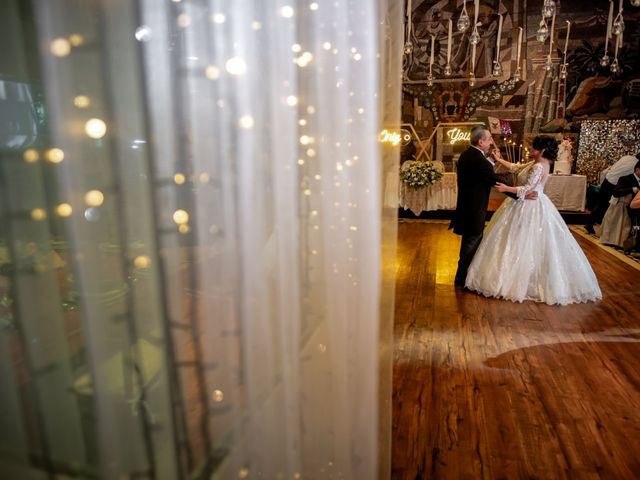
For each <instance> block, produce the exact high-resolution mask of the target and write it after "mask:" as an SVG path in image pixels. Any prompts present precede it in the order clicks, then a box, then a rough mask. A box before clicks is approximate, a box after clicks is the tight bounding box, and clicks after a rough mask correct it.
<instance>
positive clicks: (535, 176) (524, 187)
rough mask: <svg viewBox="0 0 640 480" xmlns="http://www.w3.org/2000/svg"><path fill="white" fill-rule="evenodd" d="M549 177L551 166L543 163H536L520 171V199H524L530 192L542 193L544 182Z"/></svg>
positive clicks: (518, 181)
mask: <svg viewBox="0 0 640 480" xmlns="http://www.w3.org/2000/svg"><path fill="white" fill-rule="evenodd" d="M547 178H549V167H548V166H546V165H543V164H541V163H534V164H532V165H529V166H527V167H526V168H524V169H522V170H521V171H520V172H519V173H518V180H517V183H518V199H522V198H524V197H525V195H527V194H528V193H530V192H538V195H539V194H541V193H542V192H543V190H544V184H545V183H547Z"/></svg>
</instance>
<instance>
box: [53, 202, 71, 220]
mask: <svg viewBox="0 0 640 480" xmlns="http://www.w3.org/2000/svg"><path fill="white" fill-rule="evenodd" d="M55 212H56V214H57V215H58V216H60V217H69V216H71V214H72V213H73V209H72V208H71V205H69V204H68V203H61V204H60V205H58V206H57V207H56V209H55Z"/></svg>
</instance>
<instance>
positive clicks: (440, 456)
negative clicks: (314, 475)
mask: <svg viewBox="0 0 640 480" xmlns="http://www.w3.org/2000/svg"><path fill="white" fill-rule="evenodd" d="M398 235H399V242H398V267H397V286H396V320H395V322H396V323H395V330H394V335H395V347H394V348H395V349H394V392H393V461H392V469H393V475H392V477H393V478H394V479H408V480H418V479H428V478H429V479H431V478H434V479H435V478H437V479H467V478H468V479H480V478H486V479H495V478H504V479H517V478H526V479H533V478H539V479H562V478H571V479H573V478H585V479H616V480H618V479H626V478H629V479H635V478H640V361H639V359H640V315H638V314H637V313H635V312H636V311H637V310H638V308H640V295H639V294H638V286H639V285H640V270H638V269H635V268H633V266H631V265H628V264H626V263H624V262H621V261H620V260H619V259H617V258H615V257H614V256H612V255H611V254H609V253H607V252H606V251H604V250H602V249H600V248H598V247H597V246H596V245H594V244H593V243H591V242H589V241H588V240H586V239H585V238H581V237H580V236H576V239H577V240H578V243H579V244H580V246H581V247H582V248H583V250H584V251H585V254H586V255H587V258H588V259H589V261H590V262H591V264H592V266H593V268H594V271H595V272H596V276H597V277H598V280H599V282H600V286H601V288H602V291H603V299H602V301H600V302H598V303H588V304H579V305H568V306H563V307H560V306H549V305H544V304H539V303H535V302H524V303H513V302H508V301H503V300H497V299H492V298H485V297H482V296H479V295H476V294H474V293H470V292H465V291H461V290H459V289H455V288H454V287H453V277H454V275H455V270H456V263H457V256H458V249H459V245H460V243H459V237H457V236H455V235H453V234H452V233H451V232H450V231H448V230H447V223H446V222H430V221H419V220H418V221H410V220H407V221H401V223H400V226H399V233H398Z"/></svg>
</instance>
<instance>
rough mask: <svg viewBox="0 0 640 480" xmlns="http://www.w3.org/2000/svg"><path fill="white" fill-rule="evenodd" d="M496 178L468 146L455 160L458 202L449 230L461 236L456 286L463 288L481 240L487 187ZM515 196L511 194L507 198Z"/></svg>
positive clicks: (475, 149)
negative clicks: (456, 160) (456, 161)
mask: <svg viewBox="0 0 640 480" xmlns="http://www.w3.org/2000/svg"><path fill="white" fill-rule="evenodd" d="M499 181H500V179H499V178H498V177H497V176H496V174H495V173H494V171H493V165H492V164H491V162H489V160H487V158H486V157H485V156H484V154H483V153H482V151H481V150H480V149H478V148H476V147H473V146H470V147H469V148H468V149H467V150H465V151H464V153H462V155H460V158H459V159H458V203H457V205H456V211H455V212H454V214H453V220H452V221H451V225H450V226H449V228H453V231H454V233H456V234H458V235H462V243H461V245H460V260H459V261H458V271H457V272H456V278H455V283H456V285H464V282H465V279H466V278H467V270H468V269H469V265H470V264H471V260H473V256H474V255H475V253H476V250H477V249H478V246H479V245H480V241H481V240H482V232H483V230H484V222H485V220H486V217H487V206H488V205H489V194H490V193H491V187H492V186H494V185H495V184H496V183H497V182H499ZM511 196H513V197H515V195H511Z"/></svg>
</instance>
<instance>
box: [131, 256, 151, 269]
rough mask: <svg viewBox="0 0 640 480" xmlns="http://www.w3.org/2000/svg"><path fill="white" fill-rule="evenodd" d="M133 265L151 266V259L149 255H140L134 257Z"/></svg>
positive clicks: (137, 266)
mask: <svg viewBox="0 0 640 480" xmlns="http://www.w3.org/2000/svg"><path fill="white" fill-rule="evenodd" d="M133 266H134V267H136V268H140V269H143V268H149V267H150V266H151V259H150V258H149V257H148V256H147V255H138V256H137V257H136V258H134V259H133Z"/></svg>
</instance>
